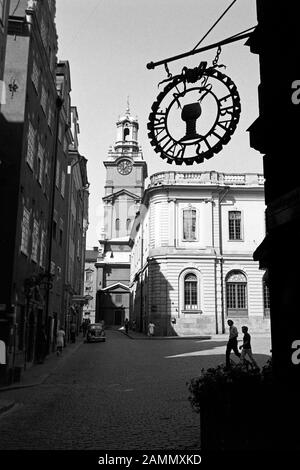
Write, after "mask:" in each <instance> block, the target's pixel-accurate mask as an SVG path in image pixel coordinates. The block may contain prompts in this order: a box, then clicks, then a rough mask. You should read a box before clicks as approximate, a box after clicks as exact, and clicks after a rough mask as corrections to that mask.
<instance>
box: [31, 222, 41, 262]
mask: <svg viewBox="0 0 300 470" xmlns="http://www.w3.org/2000/svg"><path fill="white" fill-rule="evenodd" d="M39 231H40V227H39V223H38V221H37V220H36V219H34V221H33V230H32V248H31V259H32V260H33V261H35V262H36V263H37V261H38V249H39Z"/></svg>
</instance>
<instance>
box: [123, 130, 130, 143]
mask: <svg viewBox="0 0 300 470" xmlns="http://www.w3.org/2000/svg"><path fill="white" fill-rule="evenodd" d="M129 133H130V130H129V128H128V127H125V129H124V139H123V140H127V139H126V137H127V136H128V135H129Z"/></svg>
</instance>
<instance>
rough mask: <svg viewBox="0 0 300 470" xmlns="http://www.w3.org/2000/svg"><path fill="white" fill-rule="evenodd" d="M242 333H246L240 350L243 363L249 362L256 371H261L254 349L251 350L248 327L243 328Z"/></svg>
mask: <svg viewBox="0 0 300 470" xmlns="http://www.w3.org/2000/svg"><path fill="white" fill-rule="evenodd" d="M242 332H243V333H244V337H243V344H242V345H241V346H240V348H239V349H241V350H242V352H241V358H240V359H241V363H242V364H245V363H246V361H247V360H249V362H250V364H251V365H252V367H253V368H254V369H257V370H259V367H258V365H257V362H256V361H255V359H254V357H253V354H252V348H251V335H250V334H249V333H248V327H247V326H242Z"/></svg>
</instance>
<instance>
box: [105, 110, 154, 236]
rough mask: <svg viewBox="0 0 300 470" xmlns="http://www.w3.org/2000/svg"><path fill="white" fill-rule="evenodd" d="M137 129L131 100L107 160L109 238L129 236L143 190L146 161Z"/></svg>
mask: <svg viewBox="0 0 300 470" xmlns="http://www.w3.org/2000/svg"><path fill="white" fill-rule="evenodd" d="M138 130H139V124H138V121H137V119H136V118H134V117H132V116H131V114H130V109H129V104H128V105H127V109H126V112H125V114H124V116H121V117H119V119H118V121H117V140H116V142H115V145H114V147H113V148H112V147H111V148H110V150H109V152H108V156H107V159H106V160H105V161H104V166H105V168H106V182H105V196H104V198H103V202H104V231H103V237H104V238H106V239H112V238H113V239H114V238H123V237H128V235H129V234H130V230H131V227H132V224H133V220H134V218H135V214H136V212H137V211H138V208H139V204H140V202H141V199H142V196H143V193H144V187H145V179H146V177H147V164H146V162H145V161H144V159H143V155H142V151H141V148H140V147H139V145H138ZM101 238H102V237H101Z"/></svg>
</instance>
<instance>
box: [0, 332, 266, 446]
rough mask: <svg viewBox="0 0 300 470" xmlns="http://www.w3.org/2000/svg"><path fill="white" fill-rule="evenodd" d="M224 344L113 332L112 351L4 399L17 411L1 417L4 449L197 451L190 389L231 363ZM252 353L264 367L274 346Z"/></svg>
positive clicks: (66, 361)
mask: <svg viewBox="0 0 300 470" xmlns="http://www.w3.org/2000/svg"><path fill="white" fill-rule="evenodd" d="M225 344H226V339H225V338H221V339H218V340H214V339H212V340H191V339H181V340H170V339H169V340H167V339H159V340H155V339H150V340H149V339H130V338H128V337H127V336H125V335H124V334H122V333H121V332H118V331H112V330H108V331H107V341H106V342H105V343H95V344H86V343H82V344H80V345H79V347H77V348H76V349H74V352H73V353H72V354H71V355H68V356H67V357H62V358H57V363H58V364H59V361H61V363H60V364H59V365H58V367H56V368H55V369H54V370H53V372H52V373H51V374H50V375H49V376H48V378H47V379H46V380H45V381H44V382H43V383H42V384H41V385H37V386H35V387H30V388H19V389H15V390H8V391H2V392H1V394H0V398H1V399H3V400H9V399H10V400H12V399H13V400H15V401H16V405H15V406H14V407H13V408H12V409H11V410H10V411H8V412H6V413H3V414H2V415H1V417H0V435H1V439H0V449H2V450H4V449H6V450H17V449H20V450H21V449H22V450H25V449H26V450H42V449H45V450H46V449H47V450H54V449H55V450H59V449H65V450H68V449H73V450H74V449H77V450H83V449H85V450H87V449H94V450H132V449H135V450H143V449H151V450H155V449H166V450H167V449H170V450H171V449H176V450H189V451H192V450H198V449H199V424H200V420H199V415H197V414H196V413H195V412H193V410H192V408H191V406H190V403H189V401H188V395H189V393H188V389H187V386H186V382H187V381H189V380H190V378H191V377H194V376H196V375H198V374H199V371H200V369H201V368H202V367H205V368H207V367H209V366H214V365H217V364H219V363H221V362H224V350H225ZM253 349H254V352H256V353H257V354H256V358H257V360H258V362H259V364H260V365H263V364H264V363H265V362H266V360H267V356H268V351H269V349H270V346H269V339H268V338H253ZM34 367H38V366H34Z"/></svg>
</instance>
